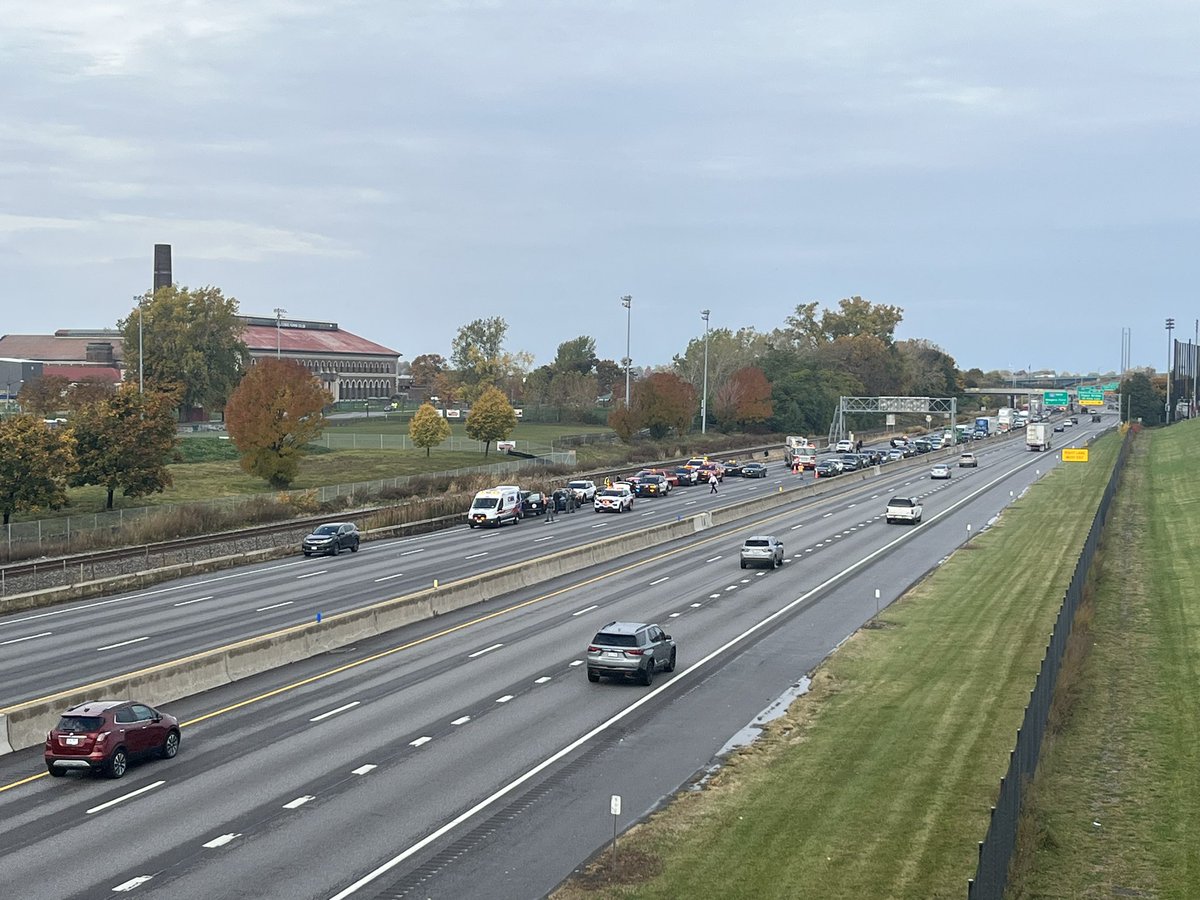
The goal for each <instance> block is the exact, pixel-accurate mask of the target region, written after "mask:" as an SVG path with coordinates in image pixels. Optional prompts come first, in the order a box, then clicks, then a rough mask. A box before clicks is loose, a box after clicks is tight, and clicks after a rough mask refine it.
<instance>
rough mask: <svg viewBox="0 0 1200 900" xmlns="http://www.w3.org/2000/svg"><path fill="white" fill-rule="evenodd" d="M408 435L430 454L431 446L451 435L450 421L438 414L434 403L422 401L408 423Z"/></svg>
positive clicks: (426, 453)
mask: <svg viewBox="0 0 1200 900" xmlns="http://www.w3.org/2000/svg"><path fill="white" fill-rule="evenodd" d="M408 436H409V438H410V439H411V440H412V442H413V443H414V444H416V445H417V446H418V447H424V448H425V455H426V456H428V455H429V450H430V448H431V447H436V446H437V445H438V444H440V443H441V442H442V441H444V440H445V439H446V438H448V437H450V423H449V422H447V421H446V420H445V419H443V418H442V417H441V416H440V415H438V411H437V410H436V409H434V406H433V404H432V403H422V404H421V406H420V408H419V409H418V410H417V411H416V412H415V413H414V414H413V417H412V419H411V420H410V421H409V423H408Z"/></svg>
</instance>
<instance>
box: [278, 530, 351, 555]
mask: <svg viewBox="0 0 1200 900" xmlns="http://www.w3.org/2000/svg"><path fill="white" fill-rule="evenodd" d="M293 540H294V539H293ZM358 542H359V534H358V528H357V527H356V526H355V524H354V523H353V522H327V523H325V524H324V525H318V526H317V527H316V529H315V530H314V531H313V533H312V534H310V535H308V536H307V537H306V538H305V539H304V540H303V541H301V542H300V551H301V552H302V553H303V554H304V555H305V556H312V555H313V554H314V553H318V554H325V553H328V554H331V555H333V556H337V555H338V554H339V553H341V552H342V551H343V550H349V551H350V552H351V553H357V552H358Z"/></svg>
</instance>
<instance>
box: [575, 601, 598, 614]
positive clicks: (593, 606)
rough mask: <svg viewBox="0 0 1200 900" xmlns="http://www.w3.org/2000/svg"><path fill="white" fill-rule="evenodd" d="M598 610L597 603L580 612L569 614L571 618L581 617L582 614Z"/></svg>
mask: <svg viewBox="0 0 1200 900" xmlns="http://www.w3.org/2000/svg"><path fill="white" fill-rule="evenodd" d="M599 608H600V604H598V603H593V604H592V605H591V606H589V607H588V608H587V609H581V610H578V611H577V612H573V613H571V615H573V616H582V615H583V614H584V613H590V612H591V611H592V610H593V609H599Z"/></svg>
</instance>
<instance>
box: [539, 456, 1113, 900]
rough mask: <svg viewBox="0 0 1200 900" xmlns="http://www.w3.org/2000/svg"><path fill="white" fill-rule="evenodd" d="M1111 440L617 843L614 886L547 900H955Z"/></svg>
mask: <svg viewBox="0 0 1200 900" xmlns="http://www.w3.org/2000/svg"><path fill="white" fill-rule="evenodd" d="M1118 445H1119V438H1118V437H1116V436H1113V437H1110V438H1106V439H1105V440H1104V441H1102V442H1100V443H1099V444H1098V445H1096V446H1094V447H1093V449H1092V462H1091V463H1089V464H1087V465H1086V466H1085V465H1079V464H1077V465H1074V466H1071V467H1068V468H1067V469H1065V470H1064V469H1058V470H1056V471H1054V472H1053V473H1052V474H1050V475H1048V476H1046V477H1045V478H1044V479H1043V480H1042V482H1041V483H1039V484H1038V485H1036V486H1034V487H1033V488H1032V489H1031V490H1030V492H1029V493H1028V494H1027V496H1026V497H1025V498H1023V499H1021V500H1020V501H1018V502H1017V503H1016V504H1015V505H1014V506H1012V507H1010V508H1009V510H1007V511H1006V512H1005V513H1004V515H1003V516H1002V517H1001V519H1000V520H999V522H998V523H997V524H996V525H995V526H994V527H992V528H990V529H988V530H987V531H985V532H983V533H982V534H979V535H977V536H976V537H975V538H973V539H972V541H971V543H970V546H969V549H965V550H960V551H959V552H958V553H956V554H954V555H953V556H952V557H951V558H950V559H949V560H948V561H947V562H946V563H945V564H944V565H942V566H941V567H940V568H938V569H937V570H936V571H935V572H933V573H932V574H931V575H930V576H929V577H928V578H926V579H925V580H924V581H922V582H921V583H920V584H919V585H917V586H916V587H915V588H914V589H913V590H911V591H910V592H908V593H907V594H906V595H905V596H904V597H903V598H902V599H901V600H900V601H898V602H897V603H895V604H893V605H892V606H891V607H889V608H888V609H887V610H885V611H884V613H883V614H882V615H881V616H880V617H879V620H878V622H877V623H876V624H877V627H873V628H867V629H863V630H862V631H860V632H859V633H857V634H856V635H855V636H854V637H853V638H852V639H850V640H849V641H847V642H846V643H845V644H844V645H843V646H842V648H841V649H840V650H839V651H838V652H837V653H836V654H834V655H833V656H832V657H830V658H829V659H828V660H826V662H825V663H824V664H823V665H822V666H821V667H820V668H819V669H818V671H817V672H816V673H815V676H814V681H813V687H812V690H811V692H810V693H809V694H808V695H806V696H805V697H802V698H801V699H800V700H798V701H797V702H796V703H794V704H793V706H792V707H791V709H790V710H789V712H788V713H787V715H786V716H784V717H783V718H781V719H779V720H776V721H775V722H774V723H772V725H771V726H769V728H768V730H767V732H766V734H765V736H764V738H763V739H761V740H760V742H759V743H758V744H756V745H755V746H753V747H751V748H748V749H747V750H744V751H741V752H739V753H737V754H735V755H734V756H733V757H732V758H731V759H730V761H729V764H728V765H727V766H726V767H725V768H724V769H723V770H722V771H721V773H720V774H719V775H717V776H716V778H715V779H714V780H713V782H712V783H711V784H710V785H709V786H708V787H706V788H705V789H704V790H702V791H698V792H687V793H684V794H681V795H680V796H678V797H677V798H676V799H675V800H674V801H673V802H672V803H671V804H670V805H669V806H668V807H667V808H665V809H664V810H662V811H660V812H659V813H657V814H655V815H654V816H652V817H651V819H650V820H649V821H648V822H647V823H644V824H643V825H641V826H638V827H637V828H635V829H634V830H633V831H632V832H631V834H630V835H629V836H627V837H625V838H624V839H623V844H622V847H623V849H622V854H623V859H624V860H625V866H623V867H622V869H623V874H618V876H617V877H613V876H612V875H611V874H610V873H609V872H608V871H607V860H606V858H605V859H598V860H597V861H596V864H595V865H594V866H592V867H591V868H590V870H589V871H588V873H587V874H586V875H585V876H583V877H581V878H579V879H577V880H576V881H574V882H573V883H571V884H569V885H566V886H564V888H563V889H562V890H561V891H560V892H559V893H557V894H556V895H555V897H556V900H585V898H591V897H637V898H677V897H705V898H707V897H721V898H728V900H733V898H743V897H744V898H755V900H759V898H775V897H779V898H796V897H813V898H856V900H857V898H863V897H872V898H875V897H899V898H912V900H927V898H933V897H945V898H954V900H961V898H963V897H964V896H965V893H966V886H967V879H968V878H969V877H971V876H972V875H973V874H974V871H975V863H976V860H977V849H976V843H977V841H979V840H980V839H981V838H982V837H983V835H984V833H985V831H986V828H987V823H988V810H989V807H990V805H991V804H992V803H993V802H994V800H995V798H996V794H997V791H998V787H999V781H1000V777H1001V776H1002V775H1003V774H1004V772H1005V769H1006V767H1007V763H1008V754H1009V751H1010V750H1011V748H1012V746H1013V743H1014V740H1015V736H1016V731H1017V728H1018V726H1019V725H1020V721H1021V716H1022V712H1023V708H1024V705H1025V702H1026V701H1027V699H1028V695H1029V691H1030V689H1031V688H1032V687H1033V683H1034V679H1035V677H1036V675H1037V671H1038V667H1039V664H1040V661H1041V658H1042V655H1043V651H1044V649H1045V645H1046V641H1047V637H1048V635H1049V633H1050V629H1051V628H1052V626H1053V622H1054V617H1055V615H1056V614H1057V611H1058V608H1059V605H1060V604H1061V601H1062V597H1063V593H1064V591H1065V589H1066V586H1067V584H1068V582H1069V580H1070V577H1071V572H1072V568H1073V565H1074V561H1075V559H1076V557H1077V554H1078V552H1079V549H1080V547H1081V546H1082V543H1083V540H1084V538H1085V536H1086V534H1087V529H1088V526H1089V525H1090V522H1091V518H1092V516H1091V514H1090V512H1089V511H1090V510H1094V509H1095V507H1096V503H1097V502H1098V500H1099V496H1100V493H1101V491H1102V490H1103V486H1104V484H1105V482H1106V480H1107V478H1108V475H1109V473H1110V471H1111V467H1112V463H1113V460H1114V459H1115V456H1116V451H1117V449H1118ZM981 474H986V470H981ZM1075 511H1078V514H1075Z"/></svg>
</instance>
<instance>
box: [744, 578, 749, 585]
mask: <svg viewBox="0 0 1200 900" xmlns="http://www.w3.org/2000/svg"><path fill="white" fill-rule="evenodd" d="M749 583H750V579H749V578H743V579H742V584H749Z"/></svg>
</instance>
